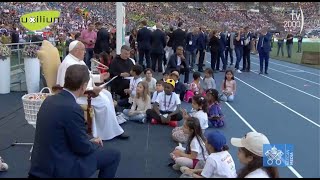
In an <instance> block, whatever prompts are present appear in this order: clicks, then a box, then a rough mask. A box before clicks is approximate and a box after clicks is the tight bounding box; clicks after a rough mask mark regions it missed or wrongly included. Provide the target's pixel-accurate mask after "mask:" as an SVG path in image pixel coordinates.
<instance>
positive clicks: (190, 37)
mask: <svg viewBox="0 0 320 180" xmlns="http://www.w3.org/2000/svg"><path fill="white" fill-rule="evenodd" d="M197 39H198V35H194V34H193V33H192V32H190V33H188V35H187V38H186V43H187V44H186V50H187V51H194V50H196V49H197ZM190 41H192V44H191V45H190V44H189V42H190Z"/></svg>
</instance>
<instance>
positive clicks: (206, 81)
mask: <svg viewBox="0 0 320 180" xmlns="http://www.w3.org/2000/svg"><path fill="white" fill-rule="evenodd" d="M208 89H216V82H215V80H214V78H213V70H212V69H211V68H207V69H206V70H205V71H204V78H203V90H204V91H207V90H208Z"/></svg>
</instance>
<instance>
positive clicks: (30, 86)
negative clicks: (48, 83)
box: [22, 44, 40, 93]
mask: <svg viewBox="0 0 320 180" xmlns="http://www.w3.org/2000/svg"><path fill="white" fill-rule="evenodd" d="M39 49H40V48H39V46H38V45H36V44H29V45H25V47H24V48H23V50H22V55H23V57H24V69H25V76H26V83H27V90H28V93H37V92H39V90H40V89H39V88H40V61H39V59H38V55H37V52H38V50H39Z"/></svg>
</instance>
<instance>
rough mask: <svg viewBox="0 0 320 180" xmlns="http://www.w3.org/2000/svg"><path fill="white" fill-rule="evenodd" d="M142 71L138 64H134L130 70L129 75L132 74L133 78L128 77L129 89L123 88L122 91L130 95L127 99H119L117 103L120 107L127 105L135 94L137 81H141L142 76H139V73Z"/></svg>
mask: <svg viewBox="0 0 320 180" xmlns="http://www.w3.org/2000/svg"><path fill="white" fill-rule="evenodd" d="M142 71H143V68H142V67H141V66H140V65H134V66H133V67H132V68H131V70H130V75H131V76H133V78H131V79H130V85H129V89H125V90H124V92H125V93H126V94H128V95H130V97H129V99H121V100H120V101H119V102H118V105H119V106H121V107H129V106H130V105H131V104H132V102H133V99H134V97H135V96H136V89H137V86H138V83H139V82H141V81H142V78H141V77H140V75H141V73H142Z"/></svg>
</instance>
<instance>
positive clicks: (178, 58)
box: [177, 56, 181, 66]
mask: <svg viewBox="0 0 320 180" xmlns="http://www.w3.org/2000/svg"><path fill="white" fill-rule="evenodd" d="M180 65H181V58H180V57H179V56H178V57H177V66H180Z"/></svg>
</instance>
